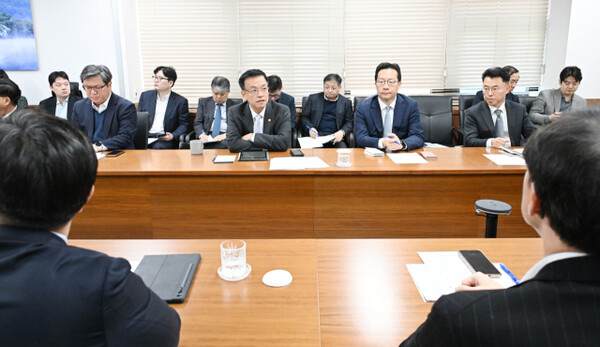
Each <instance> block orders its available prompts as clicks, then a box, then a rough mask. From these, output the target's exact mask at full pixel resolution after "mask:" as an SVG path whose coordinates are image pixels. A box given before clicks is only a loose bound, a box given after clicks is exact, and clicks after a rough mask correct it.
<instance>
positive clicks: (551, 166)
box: [524, 109, 600, 255]
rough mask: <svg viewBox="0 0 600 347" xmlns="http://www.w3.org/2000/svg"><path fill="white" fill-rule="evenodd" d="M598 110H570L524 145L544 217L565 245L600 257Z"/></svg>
mask: <svg viewBox="0 0 600 347" xmlns="http://www.w3.org/2000/svg"><path fill="white" fill-rule="evenodd" d="M599 133H600V109H595V110H585V111H580V112H571V113H569V114H565V115H563V118H562V119H561V120H559V121H556V122H552V123H550V124H548V125H547V126H545V127H543V128H541V129H538V130H537V131H536V133H534V135H532V136H531V137H530V138H529V139H528V140H527V143H526V144H525V150H524V156H525V161H526V162H527V168H528V170H529V178H530V181H531V182H532V183H533V186H534V187H535V193H536V194H537V196H538V197H539V200H540V205H541V209H540V216H541V217H542V218H548V220H549V223H550V226H551V227H552V229H553V230H554V231H555V232H556V234H557V235H558V236H559V237H560V239H561V240H562V241H564V242H565V243H566V244H568V245H570V246H572V247H575V248H577V249H579V250H581V251H583V252H586V253H592V254H596V255H598V254H600V213H598V206H600V175H598V173H599V172H600V137H598V134H599Z"/></svg>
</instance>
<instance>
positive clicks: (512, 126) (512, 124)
mask: <svg viewBox="0 0 600 347" xmlns="http://www.w3.org/2000/svg"><path fill="white" fill-rule="evenodd" d="M504 105H505V107H504V108H506V122H507V123H508V135H509V136H510V137H512V138H514V139H520V138H521V132H520V131H519V129H518V127H517V110H515V108H514V106H513V105H512V104H511V103H509V102H506V101H504ZM510 142H511V145H512V146H518V145H519V143H513V141H512V140H511V141H510ZM519 142H521V141H519Z"/></svg>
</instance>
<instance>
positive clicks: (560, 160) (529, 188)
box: [402, 110, 600, 346]
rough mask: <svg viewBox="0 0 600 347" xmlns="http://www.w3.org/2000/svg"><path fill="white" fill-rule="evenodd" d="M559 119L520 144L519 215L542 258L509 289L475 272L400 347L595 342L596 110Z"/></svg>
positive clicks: (598, 309)
mask: <svg viewBox="0 0 600 347" xmlns="http://www.w3.org/2000/svg"><path fill="white" fill-rule="evenodd" d="M565 118H569V119H568V120H567V119H565V120H564V121H557V122H554V123H551V124H549V125H548V126H547V127H545V128H543V129H540V130H539V131H538V132H537V133H536V134H534V135H533V136H532V137H531V138H530V139H529V140H528V141H527V143H526V144H525V152H524V155H525V161H526V162H527V172H526V173H525V177H524V179H523V196H522V201H521V213H522V214H523V219H524V220H525V222H527V223H528V224H529V225H531V226H532V227H533V228H534V229H535V230H536V231H537V233H538V234H539V235H540V236H541V238H542V240H543V245H544V258H543V259H542V260H540V261H539V262H538V263H537V264H535V265H534V266H533V267H532V268H531V269H530V270H529V271H528V272H527V273H526V274H525V276H524V277H523V279H522V280H521V283H520V284H518V285H516V286H514V287H511V288H508V289H498V284H497V283H496V282H494V281H493V280H492V279H490V278H489V277H487V276H485V275H483V274H481V273H477V274H475V275H473V276H471V277H469V278H467V279H466V280H464V281H463V283H462V285H461V286H460V287H458V288H457V291H458V292H457V293H454V294H450V295H445V296H442V297H440V299H439V300H438V301H437V302H436V303H435V304H434V305H433V308H432V309H431V313H430V314H429V316H428V317H427V320H426V321H425V322H424V323H423V325H421V326H420V327H419V328H418V329H417V331H416V332H415V333H414V334H412V335H411V336H410V337H409V338H408V339H407V340H406V341H404V343H403V344H402V346H591V345H596V344H597V343H598V341H600V329H598V317H600V272H599V271H598V269H600V214H598V205H599V204H600V175H597V174H596V173H597V172H599V171H600V151H598V150H596V149H597V148H599V147H600V138H599V137H598V133H600V111H598V110H595V111H584V112H579V113H577V112H576V113H575V114H573V115H568V116H567V115H566V116H565ZM494 289H496V290H494Z"/></svg>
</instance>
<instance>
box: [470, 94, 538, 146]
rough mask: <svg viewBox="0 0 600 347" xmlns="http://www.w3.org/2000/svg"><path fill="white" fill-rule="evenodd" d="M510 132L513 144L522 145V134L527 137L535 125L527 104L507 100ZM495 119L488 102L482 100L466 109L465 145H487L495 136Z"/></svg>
mask: <svg viewBox="0 0 600 347" xmlns="http://www.w3.org/2000/svg"><path fill="white" fill-rule="evenodd" d="M505 105H506V106H505V107H506V119H507V122H508V134H509V136H510V143H511V145H512V146H521V145H523V141H522V140H521V136H523V138H525V139H527V138H528V137H529V136H530V135H531V134H532V133H533V132H534V131H535V126H534V125H533V124H532V123H531V121H530V120H529V117H528V116H527V111H526V110H525V106H524V105H521V104H517V103H516V102H512V101H505ZM494 137H495V136H494V121H493V119H492V113H491V112H490V107H489V106H488V104H487V102H480V103H478V104H477V105H474V106H471V107H470V108H468V109H467V110H466V111H465V147H485V145H486V141H487V139H489V138H494Z"/></svg>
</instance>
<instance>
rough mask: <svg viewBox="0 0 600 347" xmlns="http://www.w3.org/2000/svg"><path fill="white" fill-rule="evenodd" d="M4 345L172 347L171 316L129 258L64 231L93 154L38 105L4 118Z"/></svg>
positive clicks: (175, 335)
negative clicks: (77, 241) (80, 242)
mask: <svg viewBox="0 0 600 347" xmlns="http://www.w3.org/2000/svg"><path fill="white" fill-rule="evenodd" d="M0 158H2V160H0V288H2V294H1V295H0V307H2V309H1V310H0V341H2V342H1V344H2V346H177V343H178V341H179V329H180V326H181V322H180V319H179V316H178V314H177V312H175V310H174V309H172V308H170V307H169V306H168V305H167V304H166V302H165V301H163V300H161V299H160V297H158V295H156V294H155V293H154V292H152V291H151V290H150V289H149V288H148V287H146V286H145V285H144V282H143V281H142V279H141V278H140V277H138V276H137V275H136V274H134V273H132V272H131V271H130V269H131V267H130V265H129V262H127V261H126V260H125V259H122V258H112V257H109V256H107V255H105V254H102V253H99V252H95V251H90V250H86V249H82V248H77V247H71V246H69V245H68V244H67V237H68V236H69V231H70V227H71V221H72V219H73V217H74V216H75V215H76V214H77V213H78V212H79V211H81V210H82V208H83V206H84V205H85V204H86V202H87V201H88V200H89V199H91V198H92V195H93V193H94V181H95V179H96V169H97V165H98V160H97V159H96V155H95V153H94V150H93V149H92V146H91V145H90V143H89V139H88V138H87V136H86V135H85V134H84V133H82V132H81V131H80V130H79V129H77V127H75V126H74V125H73V124H72V123H70V122H68V121H66V120H63V119H60V118H59V117H49V116H48V115H46V114H44V113H42V112H40V111H38V110H35V109H24V110H17V111H16V112H15V113H13V114H12V115H11V116H10V117H8V118H7V119H2V120H0Z"/></svg>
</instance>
